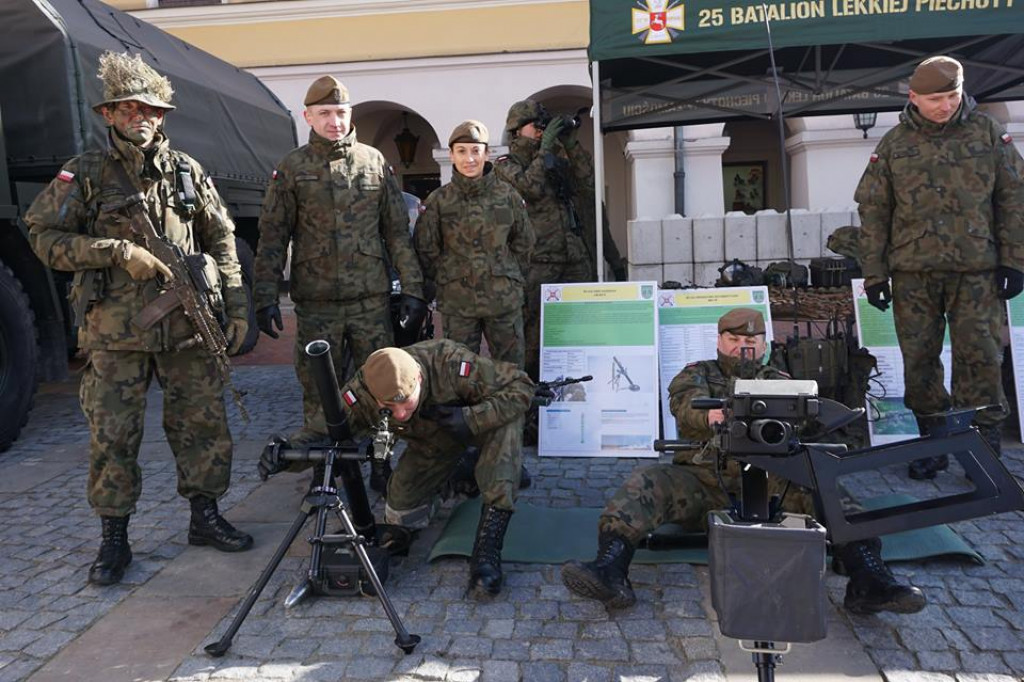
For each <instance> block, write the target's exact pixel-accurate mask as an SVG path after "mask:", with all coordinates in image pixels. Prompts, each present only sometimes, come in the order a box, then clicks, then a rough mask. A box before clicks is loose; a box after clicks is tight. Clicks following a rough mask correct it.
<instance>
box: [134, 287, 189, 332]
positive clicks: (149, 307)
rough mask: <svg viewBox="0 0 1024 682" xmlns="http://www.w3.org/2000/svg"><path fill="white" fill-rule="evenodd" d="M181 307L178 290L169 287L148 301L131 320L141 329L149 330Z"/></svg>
mask: <svg viewBox="0 0 1024 682" xmlns="http://www.w3.org/2000/svg"><path fill="white" fill-rule="evenodd" d="M180 307H181V298H180V297H179V296H178V293H177V291H175V290H174V289H169V290H167V291H165V292H163V293H162V294H160V295H159V296H157V297H156V298H154V299H153V300H152V301H150V302H149V303H147V304H146V307H145V308H143V309H142V310H140V311H139V312H138V313H136V314H135V316H134V317H132V320H131V321H132V324H133V325H135V326H136V327H138V328H139V329H142V330H148V329H149V328H150V327H152V326H153V325H154V324H156V323H157V322H159V321H160V320H162V319H164V318H165V317H167V316H168V315H170V314H171V313H172V312H174V311H175V310H177V309H178V308H180Z"/></svg>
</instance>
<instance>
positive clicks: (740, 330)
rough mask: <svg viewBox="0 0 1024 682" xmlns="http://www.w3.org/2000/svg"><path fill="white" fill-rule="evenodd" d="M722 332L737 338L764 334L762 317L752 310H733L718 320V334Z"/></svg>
mask: <svg viewBox="0 0 1024 682" xmlns="http://www.w3.org/2000/svg"><path fill="white" fill-rule="evenodd" d="M724 332H729V333H730V334H738V335H739V336H757V335H759V334H764V315H762V314H761V312H760V311H758V310H754V309H753V308H733V309H732V310H730V311H729V312H727V313H726V314H725V315H722V316H721V317H720V318H718V333H719V334H722V333H724Z"/></svg>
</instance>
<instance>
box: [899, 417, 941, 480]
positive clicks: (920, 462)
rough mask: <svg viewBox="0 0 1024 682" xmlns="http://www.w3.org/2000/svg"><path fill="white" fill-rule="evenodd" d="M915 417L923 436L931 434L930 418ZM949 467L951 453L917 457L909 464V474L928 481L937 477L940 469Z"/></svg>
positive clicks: (916, 478) (914, 477)
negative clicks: (929, 427)
mask: <svg viewBox="0 0 1024 682" xmlns="http://www.w3.org/2000/svg"><path fill="white" fill-rule="evenodd" d="M915 418H916V419H917V429H918V431H920V432H921V437H922V438H923V437H924V436H927V435H928V434H929V429H928V418H926V417H915ZM948 468H949V455H936V456H935V457H922V458H921V459H915V460H914V461H913V462H911V463H910V464H909V465H908V466H907V475H908V476H910V477H911V478H912V479H914V480H915V481H926V480H930V479H933V478H935V477H936V476H937V475H938V474H939V472H940V471H945V470H946V469H948Z"/></svg>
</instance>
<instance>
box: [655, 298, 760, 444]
mask: <svg viewBox="0 0 1024 682" xmlns="http://www.w3.org/2000/svg"><path fill="white" fill-rule="evenodd" d="M733 308H753V309H755V310H759V311H761V314H762V315H764V319H765V338H766V341H767V342H768V343H767V345H768V346H769V347H771V341H772V312H771V307H770V305H769V303H768V287H763V286H761V287H727V288H721V289H663V290H660V291H658V348H659V352H660V356H661V363H660V368H659V372H660V377H661V392H660V394H659V397H660V399H661V415H662V429H663V432H664V434H665V438H666V439H668V440H674V439H675V438H676V437H677V433H676V421H675V418H673V417H672V413H671V412H669V408H668V386H669V384H670V383H671V382H672V379H673V378H674V377H675V376H676V375H677V374H679V372H680V371H681V370H682V369H683V368H684V367H686V366H687V365H688V364H690V363H691V362H697V361H698V360H713V359H715V358H716V357H718V318H720V317H721V316H722V315H724V314H725V313H727V312H729V311H730V310H732V309H733ZM766 361H767V357H766Z"/></svg>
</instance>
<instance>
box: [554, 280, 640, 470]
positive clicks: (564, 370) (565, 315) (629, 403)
mask: <svg viewBox="0 0 1024 682" xmlns="http://www.w3.org/2000/svg"><path fill="white" fill-rule="evenodd" d="M656 290H657V284H656V283H654V282H608V283H577V284H544V285H543V286H542V287H541V348H540V378H541V380H542V381H558V380H560V379H564V378H566V377H573V378H580V377H583V376H586V375H590V376H592V377H593V379H592V380H590V381H587V382H583V383H577V384H571V385H568V386H564V387H562V388H559V389H556V396H555V400H554V401H553V402H552V403H551V405H549V406H547V407H541V408H539V412H540V414H539V433H538V448H537V451H538V453H539V454H540V455H541V456H562V457H655V456H656V453H655V452H654V449H653V445H654V439H655V438H656V437H657V433H658V344H657V338H656V336H655V332H654V330H655V294H656Z"/></svg>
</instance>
